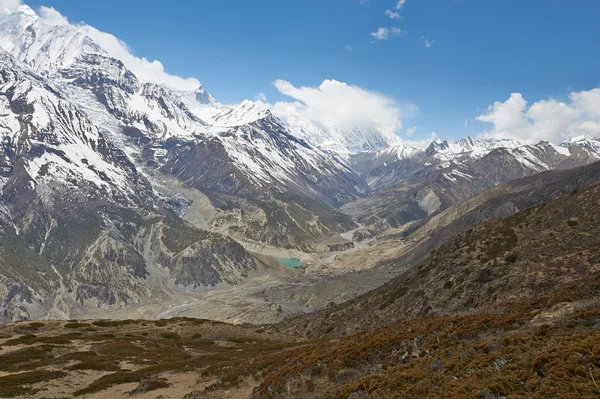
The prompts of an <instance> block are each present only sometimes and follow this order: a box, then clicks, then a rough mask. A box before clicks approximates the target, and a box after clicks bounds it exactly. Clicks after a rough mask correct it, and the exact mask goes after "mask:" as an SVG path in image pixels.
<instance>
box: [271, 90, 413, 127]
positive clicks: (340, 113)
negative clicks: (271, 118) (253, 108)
mask: <svg viewBox="0 0 600 399" xmlns="http://www.w3.org/2000/svg"><path fill="white" fill-rule="evenodd" d="M274 85H275V87H276V88H277V90H279V91H280V92H281V93H282V94H284V95H286V96H288V97H291V98H292V99H294V100H295V101H293V102H288V101H282V102H278V103H276V104H274V105H273V113H275V114H276V115H281V116H284V117H285V116H289V115H296V114H300V115H302V116H304V117H306V118H307V119H309V120H312V121H316V122H319V123H322V124H324V125H326V126H339V125H345V124H348V123H351V124H353V125H355V126H377V127H378V128H379V129H381V131H382V132H385V133H395V132H396V131H398V130H399V129H401V128H402V121H401V118H402V117H404V116H409V115H410V114H413V113H415V112H416V107H415V106H414V105H405V106H402V107H401V106H400V105H399V104H397V103H396V101H394V99H392V98H390V97H387V96H385V95H383V94H381V93H377V92H373V91H369V90H365V89H362V88H360V87H358V86H353V85H349V84H346V83H344V82H339V81H337V80H325V81H323V83H321V85H320V86H319V87H295V86H294V85H292V84H291V83H290V82H287V81H285V80H277V81H275V82H274Z"/></svg>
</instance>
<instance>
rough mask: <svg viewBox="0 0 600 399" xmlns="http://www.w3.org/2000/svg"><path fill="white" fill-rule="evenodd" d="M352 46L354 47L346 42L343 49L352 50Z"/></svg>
mask: <svg viewBox="0 0 600 399" xmlns="http://www.w3.org/2000/svg"><path fill="white" fill-rule="evenodd" d="M353 48H354V47H352V45H350V44H347V45H346V46H345V47H344V49H345V50H348V51H352V49H353Z"/></svg>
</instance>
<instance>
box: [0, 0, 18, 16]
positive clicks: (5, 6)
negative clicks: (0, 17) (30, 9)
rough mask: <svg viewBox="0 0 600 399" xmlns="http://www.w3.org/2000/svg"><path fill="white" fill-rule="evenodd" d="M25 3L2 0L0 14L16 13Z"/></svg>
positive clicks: (14, 0)
mask: <svg viewBox="0 0 600 399" xmlns="http://www.w3.org/2000/svg"><path fill="white" fill-rule="evenodd" d="M22 4H23V3H22V2H21V0H0V12H2V13H6V12H14V11H16V10H17V9H18V8H19V7H20V6H21V5H22Z"/></svg>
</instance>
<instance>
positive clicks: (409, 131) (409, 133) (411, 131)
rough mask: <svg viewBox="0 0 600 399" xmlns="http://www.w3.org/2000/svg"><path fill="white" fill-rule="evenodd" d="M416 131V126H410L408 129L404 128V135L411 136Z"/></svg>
mask: <svg viewBox="0 0 600 399" xmlns="http://www.w3.org/2000/svg"><path fill="white" fill-rule="evenodd" d="M416 131H417V127H416V126H415V127H411V128H410V129H406V135H407V136H408V137H412V136H414V135H415V132H416Z"/></svg>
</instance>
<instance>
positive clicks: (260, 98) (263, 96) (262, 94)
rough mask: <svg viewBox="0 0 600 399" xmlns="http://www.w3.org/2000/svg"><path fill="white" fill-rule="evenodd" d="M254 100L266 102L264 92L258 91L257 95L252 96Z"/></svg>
mask: <svg viewBox="0 0 600 399" xmlns="http://www.w3.org/2000/svg"><path fill="white" fill-rule="evenodd" d="M254 100H256V101H262V102H263V103H266V102H267V96H266V95H265V93H258V94H257V95H255V96H254Z"/></svg>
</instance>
